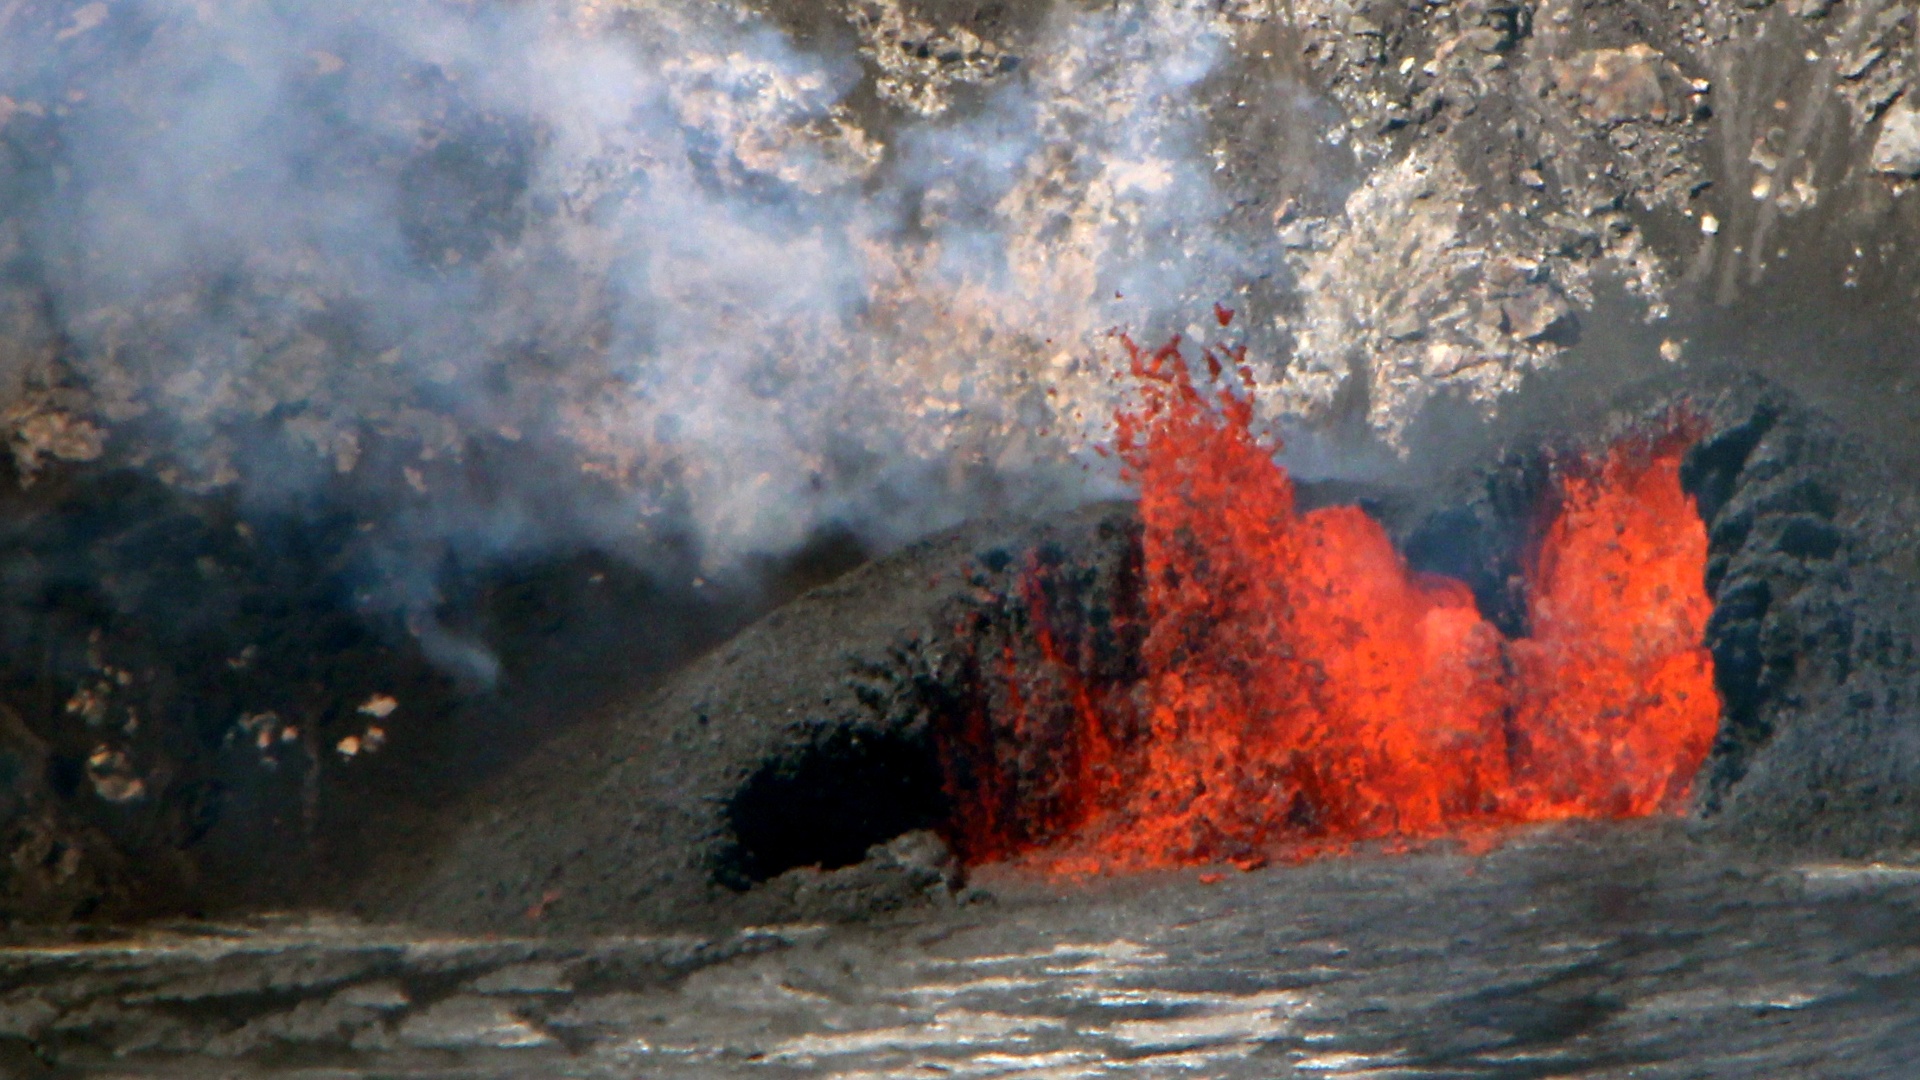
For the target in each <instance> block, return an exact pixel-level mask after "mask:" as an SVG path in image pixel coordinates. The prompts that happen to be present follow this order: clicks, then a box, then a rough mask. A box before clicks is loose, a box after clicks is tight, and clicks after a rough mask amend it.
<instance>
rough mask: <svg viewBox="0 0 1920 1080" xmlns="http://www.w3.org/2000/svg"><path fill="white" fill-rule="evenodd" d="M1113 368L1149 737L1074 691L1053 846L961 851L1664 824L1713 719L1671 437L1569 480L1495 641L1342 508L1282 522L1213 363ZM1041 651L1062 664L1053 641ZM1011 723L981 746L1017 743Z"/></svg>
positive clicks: (1138, 363)
mask: <svg viewBox="0 0 1920 1080" xmlns="http://www.w3.org/2000/svg"><path fill="white" fill-rule="evenodd" d="M1127 348H1128V350H1129V353H1130V356H1131V361H1132V363H1131V367H1132V374H1133V376H1134V377H1135V379H1136V380H1137V381H1138V382H1139V385H1140V387H1141V389H1142V393H1141V400H1140V403H1139V404H1138V405H1137V406H1136V407H1134V408H1132V409H1130V410H1127V411H1124V412H1122V413H1121V415H1119V416H1118V417H1117V421H1118V424H1117V428H1118V449H1119V453H1120V455H1121V458H1122V460H1123V461H1124V463H1125V465H1126V468H1127V471H1128V474H1129V476H1130V478H1131V479H1132V480H1133V481H1134V482H1135V483H1137V484H1138V486H1139V490H1140V518H1141V523H1142V548H1143V550H1142V558H1143V562H1142V569H1143V574H1142V579H1143V586H1142V587H1143V590H1144V593H1145V596H1144V609H1145V618H1146V620H1147V623H1148V625H1147V629H1146V634H1145V636H1144V639H1143V642H1142V645H1141V653H1142V656H1141V660H1142V669H1143V671H1144V674H1143V683H1142V689H1143V694H1144V701H1145V712H1146V722H1145V723H1144V724H1139V723H1134V722H1122V721H1121V720H1120V718H1117V717H1116V716H1115V715H1114V714H1113V713H1112V710H1110V709H1108V708H1104V707H1102V705H1101V701H1100V699H1097V698H1096V697H1093V696H1090V695H1086V694H1079V693H1076V695H1075V705H1074V709H1075V713H1076V716H1075V721H1076V724H1075V728H1074V731H1073V733H1072V739H1073V741H1074V742H1075V743H1076V744H1077V745H1073V746H1064V747H1060V748H1058V749H1059V753H1060V756H1061V758H1062V759H1063V760H1070V761H1077V762H1083V763H1085V762H1097V763H1098V767H1097V768H1081V769H1078V770H1076V771H1075V773H1074V775H1073V776H1072V777H1071V780H1070V782H1071V783H1072V784H1074V785H1076V790H1075V791H1074V792H1073V797H1072V798H1070V799H1066V800H1058V801H1056V802H1054V803H1051V804H1049V809H1048V811H1046V812H1048V813H1052V814H1055V815H1058V814H1063V813H1064V814H1071V815H1072V817H1073V820H1071V821H1049V822H1028V823H1027V826H1026V827H1025V828H1024V829H1022V830H1021V832H1022V834H1023V835H1028V836H1034V837H1064V838H1065V839H1056V840H1054V841H1052V842H1051V843H1047V844H1044V845H1039V844H1036V845H1035V846H1033V847H1032V848H1030V849H1028V850H1025V851H1020V852H1007V849H1006V846H1005V844H1004V843H999V844H978V843H976V844H963V845H962V846H963V848H971V849H973V850H981V849H983V848H991V849H993V850H995V851H996V852H998V853H1005V854H1012V855H1014V856H1015V857H1017V858H1020V859H1023V860H1024V861H1027V862H1030V863H1033V864H1035V865H1039V866H1042V867H1044V868H1047V869H1050V870H1054V871H1062V872H1088V871H1107V870H1132V869H1148V868H1154V867H1165V866H1180V865H1193V864H1199V863H1208V862H1215V861H1223V860H1230V861H1238V862H1242V863H1249V862H1256V861H1259V860H1261V859H1264V858H1265V857H1266V855H1267V853H1269V852H1272V851H1274V850H1276V849H1279V848H1285V849H1287V850H1289V851H1291V852H1293V853H1296V854H1298V853H1311V852H1314V851H1322V850H1330V849H1337V848H1340V847H1343V846H1345V845H1349V844H1351V843H1354V842H1358V841H1366V840H1383V839H1385V840H1391V839H1396V838H1420V837H1431V836H1437V835H1444V834H1449V833H1461V832H1473V831H1484V830H1485V829H1487V828H1488V827H1491V826H1498V825H1502V824H1510V823H1519V822H1529V821H1544V820H1554V819H1561V818H1569V817H1627V816H1638V815H1645V814H1650V813H1655V812H1660V811H1670V810H1674V809H1676V808H1678V807H1679V806H1680V805H1681V803H1682V801H1683V800H1684V799H1685V797H1686V794H1687V792H1688V789H1689V785H1690V783H1691V780H1692V777H1693V775H1694V773H1695V772H1696V771H1697V770H1698V768H1699V765H1700V763H1701V761H1703V760H1704V758H1705V756H1706V752H1707V748H1708V744H1709V743H1710V742H1711V739H1712V736H1713V732H1714V729H1715V726H1716V724H1717V721H1718V716H1719V711H1720V703H1719V699H1718V696H1717V693H1716V691H1715V689H1714V685H1713V671H1712V661H1711V658H1710V656H1709V654H1708V653H1707V652H1706V651H1705V650H1704V649H1703V648H1701V646H1700V642H1701V638H1702V635H1703V631H1704V627H1705V622H1706V618H1707V616H1708V614H1709V613H1710V611H1711V605H1710V602H1709V601H1708V599H1707V596H1706V592H1705V585H1704V565H1705V559H1706V534H1705V527H1704V525H1703V524H1702V523H1701V521H1700V518H1699V515H1698V514H1697V513H1696V512H1695V510H1694V507H1693V505H1692V499H1691V498H1690V497H1689V496H1687V495H1686V494H1685V493H1684V492H1683V491H1682V490H1681V487H1680V481H1679V472H1678V464H1679V456H1680V451H1681V449H1682V444H1681V442H1680V441H1679V440H1675V439H1668V440H1665V441H1645V440H1641V441H1632V442H1628V443H1623V444H1621V445H1620V446H1617V447H1615V448H1614V449H1613V450H1612V451H1611V452H1610V453H1609V454H1607V455H1606V456H1605V458H1604V459H1603V460H1601V461H1599V462H1597V463H1580V464H1579V465H1577V466H1576V467H1574V468H1571V469H1569V470H1567V472H1568V476H1567V477H1566V479H1565V480H1564V481H1563V483H1562V484H1561V486H1560V489H1559V490H1558V492H1557V493H1556V498H1555V499H1554V501H1553V505H1552V507H1551V508H1550V510H1549V512H1548V514H1547V516H1546V517H1545V519H1544V523H1543V526H1542V527H1541V529H1540V531H1539V541H1538V545H1537V548H1536V550H1534V551H1533V552H1532V557H1531V559H1530V565H1529V570H1528V580H1527V587H1528V614H1529V620H1530V636H1528V637H1526V638H1523V639H1518V640H1507V639H1505V638H1504V637H1503V636H1502V635H1501V634H1500V633H1499V631H1498V630H1496V629H1495V628H1494V627H1493V625H1492V624H1491V623H1489V622H1488V621H1487V620H1486V619H1484V618H1483V617H1482V616H1481V615H1480V613H1479V611H1478V609H1477V608H1476V606H1475V603H1474V599H1473V596H1472V593H1471V592H1470V590H1469V589H1468V588H1467V587H1466V585H1464V584H1463V583H1461V582H1459V581H1455V580H1452V579H1449V578H1444V577H1439V576H1436V575H1430V574H1422V573H1418V572H1416V571H1413V570H1411V569H1410V568H1409V567H1408V566H1407V564H1406V561H1405V560H1404V558H1403V557H1402V556H1401V555H1400V554H1399V552H1397V551H1396V550H1395V549H1394V547H1393V545H1392V543H1391V542H1390V540H1389V538H1388V536H1387V533H1386V531H1385V529H1383V528H1382V527H1381V526H1380V524H1379V523H1378V522H1376V521H1374V520H1373V519H1372V518H1370V517H1368V516H1367V515H1366V514H1365V513H1364V512H1363V511H1361V510H1360V509H1358V508H1356V507H1329V508H1323V509H1317V510H1312V511H1308V512H1305V513H1302V512H1300V511H1299V510H1298V509H1297V508H1296V506H1295V499H1294V488H1293V483H1292V480H1291V479H1290V478H1289V476H1288V475H1287V472H1286V470H1285V469H1284V468H1282V467H1281V466H1280V465H1278V464H1277V463H1276V462H1275V461H1274V452H1275V451H1276V450H1277V449H1278V447H1277V446H1274V445H1270V444H1268V443H1265V442H1263V441H1262V440H1261V439H1260V438H1258V437H1257V436H1256V435H1255V434H1254V431H1253V424H1252V409H1251V405H1250V404H1249V401H1248V398H1247V396H1246V395H1245V394H1243V393H1239V392H1235V390H1234V389H1233V388H1232V387H1230V386H1227V385H1224V383H1225V382H1228V381H1230V380H1231V373H1234V372H1237V373H1238V374H1239V376H1240V380H1241V381H1242V382H1245V383H1247V384H1248V385H1249V386H1250V385H1251V377H1250V375H1248V373H1247V371H1246V368H1245V365H1244V364H1243V363H1242V362H1241V359H1242V358H1241V357H1240V356H1239V355H1238V354H1237V353H1234V352H1228V351H1222V350H1217V349H1216V350H1208V351H1207V352H1205V353H1204V354H1203V358H1204V360H1205V362H1206V364H1207V368H1208V372H1209V375H1210V376H1211V379H1210V381H1209V382H1208V383H1207V385H1206V386H1205V387H1202V386H1200V385H1196V382H1195V379H1194V377H1193V375H1192V373H1191V371H1190V369H1189V368H1188V365H1187V363H1186V361H1185V360H1184V358H1183V357H1182V355H1181V352H1180V349H1179V343H1178V341H1177V340H1176V341H1174V342H1171V343H1169V344H1168V345H1166V346H1164V347H1162V348H1160V349H1158V350H1154V351H1151V352H1148V351H1145V350H1141V349H1139V348H1137V347H1135V346H1134V345H1133V344H1132V343H1130V342H1129V343H1127ZM1026 594H1027V599H1028V602H1029V604H1033V603H1035V602H1036V598H1037V597H1038V595H1039V594H1038V591H1037V590H1033V589H1031V588H1029V589H1028V590H1026ZM1033 621H1034V623H1035V625H1037V626H1040V627H1042V628H1044V627H1045V626H1046V625H1047V620H1046V618H1045V617H1044V612H1038V611H1036V618H1035V619H1034V620H1033ZM1042 632H1043V633H1044V632H1045V631H1044V629H1043V631H1042ZM1040 652H1041V654H1042V655H1043V656H1044V657H1045V659H1046V662H1048V663H1053V664H1055V665H1058V664H1059V663H1061V658H1060V657H1059V655H1058V650H1057V649H1055V648H1054V647H1052V645H1051V640H1050V639H1049V640H1048V641H1043V642H1041V650H1040ZM1012 719H1013V721H1014V722H1013V723H1011V724H1009V725H1006V726H1003V727H1001V728H999V729H998V730H1003V731H1011V732H1018V731H1021V730H1034V729H1033V727H1032V726H1031V725H1027V724H1025V723H1022V722H1021V718H1017V717H1016V718H1012ZM983 749H985V748H983ZM972 801H976V800H968V799H961V800H958V807H959V811H960V813H959V814H958V815H957V820H956V822H955V828H956V830H957V831H959V832H962V833H965V832H966V831H967V829H968V828H969V825H968V823H967V820H966V818H967V811H968V806H969V803H970V802H972ZM996 812H997V808H996ZM1016 812H1021V810H1020V809H1019V808H1016ZM1024 812H1026V813H1028V814H1029V815H1032V814H1035V813H1039V812H1040V811H1039V809H1038V808H1036V807H1029V808H1024ZM994 827H995V828H996V830H1001V831H1002V832H1001V834H1002V835H1003V836H1004V825H995V826H994Z"/></svg>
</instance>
